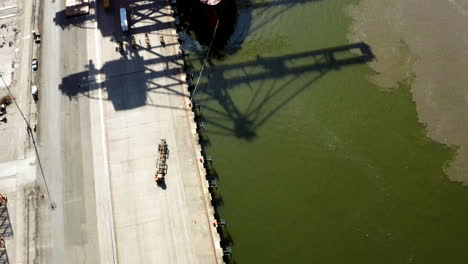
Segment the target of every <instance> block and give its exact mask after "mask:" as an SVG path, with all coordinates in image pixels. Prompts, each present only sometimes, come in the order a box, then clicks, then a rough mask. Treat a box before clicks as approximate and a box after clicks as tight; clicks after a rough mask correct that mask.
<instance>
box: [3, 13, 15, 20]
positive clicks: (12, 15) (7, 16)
mask: <svg viewBox="0 0 468 264" xmlns="http://www.w3.org/2000/svg"><path fill="white" fill-rule="evenodd" d="M14 16H16V14H11V15H6V16H1V17H0V19H4V18H9V17H14Z"/></svg>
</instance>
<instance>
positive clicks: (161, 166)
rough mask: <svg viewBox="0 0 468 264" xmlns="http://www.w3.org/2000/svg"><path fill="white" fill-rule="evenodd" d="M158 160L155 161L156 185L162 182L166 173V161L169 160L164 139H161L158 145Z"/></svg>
mask: <svg viewBox="0 0 468 264" xmlns="http://www.w3.org/2000/svg"><path fill="white" fill-rule="evenodd" d="M158 152H159V158H158V160H157V161H156V174H155V175H154V178H155V181H156V183H158V184H160V183H162V182H164V177H165V176H166V173H167V164H166V160H167V159H169V148H168V146H167V142H166V140H165V139H161V143H159V145H158Z"/></svg>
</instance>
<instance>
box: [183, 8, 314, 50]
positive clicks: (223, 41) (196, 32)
mask: <svg viewBox="0 0 468 264" xmlns="http://www.w3.org/2000/svg"><path fill="white" fill-rule="evenodd" d="M318 1H322V0H289V1H286V0H279V1H269V2H263V3H253V2H252V1H250V0H222V1H221V2H220V3H219V4H217V5H215V6H210V5H207V4H204V3H202V2H200V1H192V0H179V1H177V4H176V7H177V11H178V12H177V15H179V17H180V20H181V24H182V26H183V28H184V29H186V32H187V33H188V34H189V35H190V36H191V37H192V38H193V39H195V40H196V41H197V42H198V43H200V44H201V45H203V46H205V48H207V47H208V46H209V45H210V43H211V40H212V38H213V35H214V32H215V29H216V25H217V24H218V28H217V30H216V37H215V38H214V40H213V44H212V47H211V51H210V54H209V57H214V58H218V59H221V58H223V57H224V56H226V55H232V54H234V53H235V52H237V50H239V49H240V48H241V46H242V44H243V42H244V40H245V38H246V37H247V35H248V34H252V33H254V32H255V31H256V30H258V29H260V28H261V27H263V26H264V25H265V24H266V23H268V21H270V20H269V19H268V18H267V19H265V21H264V22H263V23H260V24H259V25H257V26H256V27H255V28H251V24H252V13H253V11H254V10H255V9H261V10H260V11H257V12H256V15H261V14H263V13H265V11H267V9H271V8H275V9H276V10H275V12H273V15H272V17H276V16H279V15H281V14H282V13H284V12H285V11H287V10H289V9H290V8H292V7H294V6H296V5H298V4H307V3H312V2H318ZM218 20H219V23H218ZM192 51H193V50H192ZM193 52H197V53H199V54H198V55H199V56H205V52H206V51H205V50H203V51H193Z"/></svg>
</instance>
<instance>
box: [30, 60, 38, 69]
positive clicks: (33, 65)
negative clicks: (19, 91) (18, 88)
mask: <svg viewBox="0 0 468 264" xmlns="http://www.w3.org/2000/svg"><path fill="white" fill-rule="evenodd" d="M31 65H32V69H33V70H34V71H37V68H39V62H38V61H37V59H33V60H32V63H31Z"/></svg>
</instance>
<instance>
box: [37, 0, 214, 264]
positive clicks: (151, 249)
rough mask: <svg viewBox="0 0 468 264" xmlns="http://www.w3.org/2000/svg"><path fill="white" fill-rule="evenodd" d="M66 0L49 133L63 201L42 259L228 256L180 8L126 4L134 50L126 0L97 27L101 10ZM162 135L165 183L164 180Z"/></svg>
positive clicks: (48, 88)
mask: <svg viewBox="0 0 468 264" xmlns="http://www.w3.org/2000/svg"><path fill="white" fill-rule="evenodd" d="M61 2H64V1H56V2H55V3H54V2H48V3H47V2H44V17H43V21H44V25H43V27H42V28H43V37H44V41H43V49H42V54H41V57H42V59H43V62H42V69H47V71H45V70H43V71H42V75H41V76H42V80H41V87H42V88H43V89H42V93H41V95H42V96H41V103H40V117H39V118H40V125H39V131H38V134H39V138H40V145H41V158H42V160H43V163H44V167H45V171H46V178H47V182H48V185H49V189H50V193H51V196H52V199H53V200H54V201H55V202H56V204H57V209H56V210H55V211H52V212H51V213H50V212H49V211H48V210H47V209H43V210H42V214H41V219H40V221H41V223H42V226H41V229H40V230H39V232H40V240H41V245H42V246H41V247H42V249H43V250H42V251H43V252H42V254H40V255H41V259H40V263H63V261H64V260H66V261H67V263H184V264H185V263H203V264H205V263H220V262H221V261H220V252H221V249H220V248H219V242H218V241H217V239H219V238H218V237H217V235H216V232H215V229H214V228H213V227H212V225H211V223H212V221H213V216H212V214H211V213H209V211H210V207H209V206H208V203H209V201H208V200H207V196H206V193H207V189H206V181H205V180H204V178H203V176H201V174H202V172H203V171H202V170H200V167H199V164H198V158H199V152H197V151H196V148H195V139H194V132H195V131H194V127H193V124H192V123H190V121H191V120H190V119H191V118H193V115H192V114H191V112H190V110H189V108H188V98H187V89H186V87H185V86H184V84H183V82H182V81H181V80H182V79H184V75H183V74H182V63H181V61H180V60H178V59H177V56H175V54H177V50H176V49H177V48H178V44H177V41H176V36H175V35H174V34H175V31H174V30H172V29H171V28H170V25H171V24H170V23H171V21H172V20H173V19H172V18H171V17H170V16H169V15H168V14H169V9H168V8H167V7H165V6H164V5H165V3H163V2H158V3H150V2H148V3H146V2H147V1H134V3H133V4H131V5H128V4H127V5H128V12H129V15H130V16H131V21H132V22H131V24H132V25H131V27H132V29H131V33H132V34H133V35H134V36H135V38H136V42H137V44H138V45H139V47H138V49H132V48H131V46H130V44H129V43H130V39H129V36H128V35H124V34H122V32H121V30H120V27H119V17H118V10H117V8H115V7H118V6H120V5H121V4H124V3H125V2H123V1H122V3H119V2H118V1H114V2H113V3H114V9H112V10H109V11H104V10H99V11H98V18H99V19H98V20H97V22H98V24H97V25H98V29H97V30H96V19H94V18H95V16H94V15H90V16H85V17H78V18H74V19H67V18H64V17H63V16H62V14H63V11H62V10H63V6H62V5H63V3H61ZM145 33H147V34H148V35H149V39H150V45H151V48H147V47H146V44H145V37H144V34H145ZM160 35H164V38H165V40H166V47H162V46H161V45H160V43H159V41H158V40H159V36H160ZM113 39H117V40H123V41H124V42H125V43H126V44H125V51H124V52H123V53H119V52H116V51H115V47H116V43H115V41H111V40H113ZM140 43H141V45H140ZM161 138H165V139H166V140H167V141H168V144H169V149H170V157H169V160H168V165H169V169H168V174H167V180H166V186H165V187H164V188H161V187H158V186H157V185H156V184H155V182H154V178H153V177H154V172H155V165H156V157H157V144H158V143H159V140H160V139H161Z"/></svg>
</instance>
